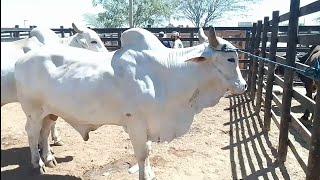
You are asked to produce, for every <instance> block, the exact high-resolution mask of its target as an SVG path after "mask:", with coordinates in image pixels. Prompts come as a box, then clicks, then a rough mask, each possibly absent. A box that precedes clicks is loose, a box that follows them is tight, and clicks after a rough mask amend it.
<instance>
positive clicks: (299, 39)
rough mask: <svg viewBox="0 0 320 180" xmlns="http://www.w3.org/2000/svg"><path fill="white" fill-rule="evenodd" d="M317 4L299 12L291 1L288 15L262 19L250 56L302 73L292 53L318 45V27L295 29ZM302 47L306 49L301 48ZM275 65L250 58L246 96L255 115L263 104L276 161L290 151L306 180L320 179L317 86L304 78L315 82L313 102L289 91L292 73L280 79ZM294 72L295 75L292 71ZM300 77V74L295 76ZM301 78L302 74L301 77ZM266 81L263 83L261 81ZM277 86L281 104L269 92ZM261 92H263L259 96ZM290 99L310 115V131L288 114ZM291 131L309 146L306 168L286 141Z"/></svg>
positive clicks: (294, 0)
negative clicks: (273, 130)
mask: <svg viewBox="0 0 320 180" xmlns="http://www.w3.org/2000/svg"><path fill="white" fill-rule="evenodd" d="M319 11H320V1H315V2H313V3H311V4H308V5H306V6H304V7H301V8H300V0H291V5H290V12H288V13H286V14H283V15H281V16H279V11H274V12H273V16H272V20H269V17H265V18H264V21H263V22H262V21H258V22H257V23H254V25H253V30H252V31H253V36H252V39H251V44H250V46H249V49H250V50H251V51H250V52H251V53H253V54H255V55H260V56H261V57H268V58H269V60H271V61H274V62H278V63H282V64H286V65H289V66H292V67H296V68H298V69H300V70H301V71H305V70H306V69H307V68H308V67H309V66H307V65H305V64H302V63H299V62H296V53H297V52H298V51H299V52H301V51H304V52H305V51H307V50H308V49H309V47H308V46H309V45H320V26H309V27H305V26H298V20H299V17H302V16H305V15H308V14H311V13H315V12H319ZM288 20H289V27H288V28H287V35H282V33H281V31H282V30H281V27H279V23H280V22H284V21H288ZM267 42H271V44H270V47H269V48H268V47H266V44H267ZM278 42H285V43H287V47H285V48H278V47H277V44H278ZM302 46H305V47H307V48H304V47H302ZM279 51H285V52H286V58H283V57H281V56H278V55H277V52H279ZM274 71H275V65H274V64H273V63H269V64H268V66H265V63H264V61H263V59H260V61H259V62H257V58H254V57H251V58H250V71H249V74H250V75H249V84H250V95H251V100H252V101H253V104H255V108H256V112H259V111H260V110H261V107H262V102H263V101H264V128H265V130H269V129H270V123H271V119H272V120H273V121H274V122H275V124H276V125H277V126H278V128H279V130H280V135H279V146H278V157H277V159H278V160H279V161H281V162H284V161H286V156H287V152H288V147H290V149H291V150H292V152H293V154H294V156H295V157H296V159H297V161H298V162H299V164H300V165H301V167H302V169H303V170H304V172H305V173H306V179H307V180H319V179H320V82H319V81H316V80H315V79H316V78H315V77H313V76H308V77H309V78H311V79H313V80H315V81H316V82H317V84H318V85H317V88H318V90H317V94H318V95H317V98H316V101H314V100H312V99H310V98H308V97H306V96H305V95H303V94H301V93H299V92H298V91H297V90H296V89H294V88H293V76H294V73H295V71H293V70H292V69H291V70H286V71H285V74H284V78H283V79H282V78H281V77H280V76H278V75H275V74H274ZM296 72H297V71H296ZM297 73H302V72H297ZM302 74H303V75H304V73H302ZM265 79H266V80H265ZM274 85H279V86H281V87H282V88H283V97H282V102H281V100H280V99H279V98H278V97H277V95H276V94H275V93H274V92H273V86H274ZM263 89H264V90H265V91H266V92H265V96H263V93H262V92H263ZM292 98H294V99H295V100H297V101H298V102H299V103H301V105H302V106H303V107H304V108H306V109H309V110H310V111H311V112H314V120H313V125H312V129H311V131H309V130H308V129H307V128H306V127H305V126H304V125H303V124H302V123H301V121H300V120H298V119H297V118H296V117H295V116H293V113H292V111H291V102H292ZM272 102H274V103H275V104H276V105H277V106H278V107H279V108H280V109H281V119H278V118H277V116H276V113H275V112H274V111H273V110H272V108H271V104H272ZM291 128H293V129H295V130H296V131H297V132H298V133H299V134H300V135H301V137H302V138H303V139H304V140H305V141H306V142H307V143H308V145H309V158H308V163H307V164H306V163H305V162H304V161H303V160H302V158H301V157H300V155H299V152H298V151H297V150H296V148H295V146H294V144H293V143H292V142H291V141H290V139H289V136H288V132H289V129H291Z"/></svg>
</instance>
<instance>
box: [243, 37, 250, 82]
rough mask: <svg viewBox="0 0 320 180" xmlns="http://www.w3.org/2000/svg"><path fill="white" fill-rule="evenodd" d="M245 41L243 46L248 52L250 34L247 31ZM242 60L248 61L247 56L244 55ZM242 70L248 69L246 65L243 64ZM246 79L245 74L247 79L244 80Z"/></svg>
mask: <svg viewBox="0 0 320 180" xmlns="http://www.w3.org/2000/svg"><path fill="white" fill-rule="evenodd" d="M246 38H247V39H246V41H245V42H244V43H245V44H244V46H245V51H248V52H249V51H250V50H249V42H250V32H249V31H246ZM244 59H248V55H247V54H244ZM243 67H244V69H248V63H245V64H244V66H243ZM247 79H248V73H247V77H246V80H247Z"/></svg>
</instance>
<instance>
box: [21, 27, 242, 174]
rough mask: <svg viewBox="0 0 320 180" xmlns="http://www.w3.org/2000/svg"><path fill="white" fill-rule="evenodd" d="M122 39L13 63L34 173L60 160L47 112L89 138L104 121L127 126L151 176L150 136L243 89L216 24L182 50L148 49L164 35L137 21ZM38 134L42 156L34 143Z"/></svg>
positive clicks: (169, 136) (163, 134)
mask: <svg viewBox="0 0 320 180" xmlns="http://www.w3.org/2000/svg"><path fill="white" fill-rule="evenodd" d="M130 37H133V39H132V38H131V39H130ZM123 38H124V39H122V40H123V46H122V47H121V48H120V49H119V50H117V51H115V52H112V53H111V52H106V53H95V52H91V51H87V50H82V49H77V48H72V47H68V48H58V47H56V48H52V47H45V46H44V47H41V48H40V49H39V50H35V51H31V52H29V53H27V54H26V55H25V56H24V57H23V58H21V59H20V60H19V61H18V62H17V63H16V66H15V68H16V71H15V78H16V84H17V87H18V88H17V91H18V98H19V101H20V103H21V106H22V109H23V111H24V112H25V114H26V117H27V123H26V131H27V133H28V140H29V145H30V150H31V163H32V166H33V168H34V170H36V172H37V173H43V170H44V165H45V164H52V163H51V162H53V161H55V160H54V157H53V155H52V154H51V152H50V151H49V144H48V138H47V137H48V134H49V127H50V125H51V124H52V121H51V120H50V119H49V118H48V117H49V116H60V117H62V118H63V119H64V120H65V121H66V122H68V123H69V124H70V125H71V126H72V127H74V128H75V129H76V130H77V131H78V132H79V133H80V134H81V136H82V137H83V139H84V140H85V141H86V140H88V139H89V132H90V131H93V130H96V129H97V128H98V127H100V126H102V125H105V124H112V125H119V126H123V127H124V129H125V130H126V132H128V134H129V136H130V139H131V142H132V145H133V148H134V153H135V155H136V158H137V161H138V165H139V179H140V180H142V179H152V178H154V173H153V171H152V169H151V166H150V162H149V148H148V146H147V145H146V143H147V142H148V141H156V142H158V141H160V142H164V141H168V142H170V141H172V140H173V139H174V138H176V137H179V136H181V135H183V134H185V133H187V132H188V130H189V129H190V126H191V123H192V121H193V118H194V115H195V114H197V113H199V112H200V111H201V110H202V109H203V108H206V107H210V106H214V105H215V104H217V103H218V102H219V99H220V98H221V97H222V96H223V95H224V94H225V92H227V91H231V93H234V94H239V93H243V92H244V91H245V90H246V82H245V80H244V79H243V78H242V76H241V73H240V69H239V67H238V54H237V53H236V52H235V51H228V52H225V51H221V50H222V49H223V47H227V48H231V49H234V48H235V47H234V46H233V45H232V44H231V43H229V42H228V41H226V40H224V39H222V38H219V37H216V35H215V31H214V29H213V28H210V30H209V38H208V41H209V43H203V44H201V45H198V46H194V47H189V48H184V49H169V48H157V46H154V48H150V47H148V44H153V43H158V44H159V43H160V44H161V42H160V41H159V40H158V39H157V38H156V37H155V36H154V35H153V34H152V33H150V32H149V31H146V30H143V29H138V28H133V29H130V30H127V31H126V32H124V33H123ZM135 38H136V39H135ZM137 38H139V39H137ZM159 47H160V46H159ZM161 47H163V45H162V46H161ZM102 54H104V55H102ZM39 136H40V139H41V140H42V144H43V145H44V148H43V154H42V158H43V160H44V162H43V161H42V159H41V158H40V154H39V152H38V149H37V143H38V138H39Z"/></svg>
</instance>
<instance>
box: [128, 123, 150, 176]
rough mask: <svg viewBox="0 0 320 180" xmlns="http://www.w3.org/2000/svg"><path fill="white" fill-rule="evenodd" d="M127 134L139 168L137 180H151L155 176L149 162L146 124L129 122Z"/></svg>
mask: <svg viewBox="0 0 320 180" xmlns="http://www.w3.org/2000/svg"><path fill="white" fill-rule="evenodd" d="M129 123H130V125H128V133H129V137H130V139H131V143H132V146H133V149H134V154H135V156H136V159H137V161H138V166H139V180H152V179H154V178H155V175H154V173H153V171H152V169H151V166H150V162H149V152H150V144H149V143H147V130H146V124H145V122H143V121H130V122H129Z"/></svg>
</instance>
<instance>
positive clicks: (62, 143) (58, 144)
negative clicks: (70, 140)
mask: <svg viewBox="0 0 320 180" xmlns="http://www.w3.org/2000/svg"><path fill="white" fill-rule="evenodd" d="M53 145H54V146H63V145H64V142H63V140H60V141H57V142H54V143H53Z"/></svg>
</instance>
